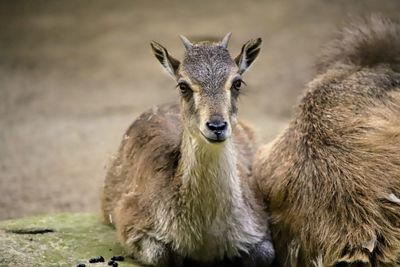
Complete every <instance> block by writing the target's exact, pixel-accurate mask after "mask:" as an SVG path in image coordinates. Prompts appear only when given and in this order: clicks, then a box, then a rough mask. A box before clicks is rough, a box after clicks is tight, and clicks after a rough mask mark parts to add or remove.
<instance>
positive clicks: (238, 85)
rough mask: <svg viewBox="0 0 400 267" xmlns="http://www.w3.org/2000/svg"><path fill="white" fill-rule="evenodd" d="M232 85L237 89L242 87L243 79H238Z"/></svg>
mask: <svg viewBox="0 0 400 267" xmlns="http://www.w3.org/2000/svg"><path fill="white" fill-rule="evenodd" d="M232 86H233V87H234V88H235V89H240V87H241V86H242V81H241V80H236V81H234V82H233V84H232Z"/></svg>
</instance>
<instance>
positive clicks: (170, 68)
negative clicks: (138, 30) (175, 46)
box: [150, 41, 180, 78]
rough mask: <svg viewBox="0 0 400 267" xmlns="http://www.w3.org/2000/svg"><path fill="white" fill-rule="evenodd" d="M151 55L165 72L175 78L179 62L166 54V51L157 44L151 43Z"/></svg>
mask: <svg viewBox="0 0 400 267" xmlns="http://www.w3.org/2000/svg"><path fill="white" fill-rule="evenodd" d="M150 45H151V48H152V49H153V53H154V55H155V56H156V58H157V59H158V61H160V63H161V65H162V66H163V67H164V68H165V70H166V71H167V72H168V73H169V74H170V75H171V76H172V77H173V78H176V75H177V72H178V68H179V64H180V62H179V61H178V60H176V59H175V58H173V57H172V56H170V55H169V54H168V51H167V49H165V48H164V47H163V46H162V45H160V44H159V43H157V42H154V41H153V42H151V44H150Z"/></svg>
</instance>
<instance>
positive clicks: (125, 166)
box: [102, 105, 273, 266]
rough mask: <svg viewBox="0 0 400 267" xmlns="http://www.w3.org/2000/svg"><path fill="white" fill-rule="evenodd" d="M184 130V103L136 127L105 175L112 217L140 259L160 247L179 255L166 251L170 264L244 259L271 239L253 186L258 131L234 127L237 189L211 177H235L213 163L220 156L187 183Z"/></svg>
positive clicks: (157, 111) (147, 116)
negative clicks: (215, 168)
mask: <svg viewBox="0 0 400 267" xmlns="http://www.w3.org/2000/svg"><path fill="white" fill-rule="evenodd" d="M182 134H183V130H182V121H181V114H180V111H179V107H178V105H162V106H158V107H155V108H153V110H151V111H148V112H145V113H143V114H142V115H141V116H140V117H139V118H138V119H137V120H136V121H135V122H134V123H133V124H132V125H131V127H130V128H129V129H128V130H127V132H126V134H125V135H124V137H123V141H122V144H121V146H120V149H119V151H118V153H117V155H116V157H115V158H114V159H113V160H112V163H111V166H110V168H109V171H108V173H107V177H106V179H105V186H104V191H103V196H102V210H103V216H104V220H105V221H106V222H108V223H113V224H114V225H115V226H116V228H117V233H118V237H119V240H120V241H121V243H122V244H124V245H125V246H126V247H127V249H128V251H129V252H131V253H132V254H133V255H134V256H135V257H137V258H138V259H140V260H142V258H146V255H143V254H146V253H148V251H149V248H151V247H152V246H156V247H157V249H158V252H157V253H160V254H163V253H168V254H171V255H170V256H166V255H160V256H162V258H163V259H162V260H163V261H168V262H160V263H157V265H163V264H164V265H167V266H168V265H170V266H175V265H178V264H179V263H181V261H182V259H183V258H185V257H187V258H190V259H194V260H198V261H205V262H209V261H212V260H213V259H214V260H218V259H219V260H221V259H222V258H221V257H223V255H224V254H226V255H227V256H229V257H232V256H239V254H238V253H240V252H241V251H240V248H242V249H243V250H242V252H246V251H247V250H249V249H251V248H250V246H251V245H252V243H258V242H260V241H262V240H261V239H262V238H263V237H264V236H265V237H268V236H269V234H268V228H267V227H266V224H265V223H266V217H265V214H264V213H263V211H262V210H261V208H260V206H259V205H258V204H257V203H256V201H255V199H254V197H253V194H252V192H251V191H250V189H249V178H250V173H251V169H250V167H251V163H252V160H253V156H254V152H255V147H254V144H255V140H254V134H253V131H252V130H251V129H250V128H249V127H248V126H246V125H245V124H243V123H241V122H239V123H238V124H237V126H236V127H235V128H234V130H233V135H232V140H233V145H234V150H235V152H234V153H235V156H236V159H237V160H235V161H234V162H236V168H237V169H236V170H234V172H236V171H238V173H239V177H240V181H238V182H239V183H240V184H238V185H235V184H232V185H229V186H233V187H237V186H240V188H228V191H226V188H223V187H224V184H225V183H227V182H228V181H212V180H211V179H216V178H223V179H230V177H228V176H227V177H218V176H216V175H213V173H212V171H213V170H212V168H211V167H210V166H212V165H213V164H212V162H205V160H210V161H213V159H212V158H209V159H201V158H198V159H196V160H197V161H198V162H199V163H200V164H204V166H203V167H202V168H203V169H204V170H203V171H204V172H205V173H204V174H200V175H199V176H200V177H198V178H204V180H193V183H191V184H190V185H189V186H187V185H183V181H182V172H184V170H181V169H179V162H180V161H182V160H183V159H182V157H183V155H182ZM216 146H218V145H216ZM222 146H223V145H222ZM187 156H188V155H187V154H185V155H184V157H187ZM193 156H195V155H193ZM189 157H190V156H189ZM228 160H229V159H228ZM208 168H211V169H208ZM207 171H210V173H209V174H208V175H209V177H205V175H206V174H207ZM227 171H228V172H229V170H227ZM201 176H203V177H201ZM194 178H195V177H193V179H194ZM209 178H210V179H209ZM232 182H233V181H232ZM231 189H232V190H231ZM225 194H227V195H225ZM231 194H232V195H231ZM235 194H240V195H235ZM218 224H219V225H218ZM260 238H261V239H260ZM151 239H154V244H151V242H153V241H152V240H151ZM146 240H147V241H146ZM149 240H151V241H149ZM253 245H254V244H253ZM145 246H147V247H145ZM158 246H160V247H158ZM164 246H165V247H164ZM155 249H156V248H155ZM155 249H154V250H155ZM271 249H272V248H271ZM221 250H222V251H221ZM271 253H273V251H272V252H271ZM171 258H173V259H171ZM177 258H178V259H177ZM249 266H250V265H249Z"/></svg>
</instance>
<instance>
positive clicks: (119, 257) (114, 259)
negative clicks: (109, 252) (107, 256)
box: [111, 256, 124, 261]
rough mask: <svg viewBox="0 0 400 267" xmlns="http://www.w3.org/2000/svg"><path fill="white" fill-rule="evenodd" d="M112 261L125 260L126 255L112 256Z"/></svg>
mask: <svg viewBox="0 0 400 267" xmlns="http://www.w3.org/2000/svg"><path fill="white" fill-rule="evenodd" d="M111 260H112V261H124V256H112V257H111Z"/></svg>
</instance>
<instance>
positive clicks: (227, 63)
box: [182, 45, 236, 90]
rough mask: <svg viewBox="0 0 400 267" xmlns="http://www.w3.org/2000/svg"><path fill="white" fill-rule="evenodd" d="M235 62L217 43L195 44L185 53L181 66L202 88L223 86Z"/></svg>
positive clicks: (209, 88)
mask: <svg viewBox="0 0 400 267" xmlns="http://www.w3.org/2000/svg"><path fill="white" fill-rule="evenodd" d="M235 66H236V65H235V63H234V61H233V60H232V58H231V57H230V55H229V53H228V51H227V50H226V49H224V48H222V47H220V46H218V45H195V46H193V48H191V49H189V50H188V51H186V53H185V57H184V59H183V64H182V68H183V71H184V72H185V74H186V75H188V76H189V79H190V80H191V82H192V83H196V84H198V85H199V86H200V87H201V88H202V89H203V90H216V89H219V88H223V87H224V84H225V82H226V79H227V78H228V77H229V76H230V75H231V73H232V69H233V68H234V67H235Z"/></svg>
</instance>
